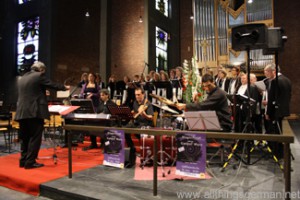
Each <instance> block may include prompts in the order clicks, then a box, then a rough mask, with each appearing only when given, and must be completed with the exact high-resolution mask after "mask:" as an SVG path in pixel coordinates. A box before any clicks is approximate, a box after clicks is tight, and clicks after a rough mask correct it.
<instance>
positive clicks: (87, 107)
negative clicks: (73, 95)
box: [71, 99, 95, 113]
mask: <svg viewBox="0 0 300 200" xmlns="http://www.w3.org/2000/svg"><path fill="white" fill-rule="evenodd" d="M71 105H72V106H79V108H78V109H77V110H75V111H74V112H75V113H95V110H94V105H93V102H92V100H91V99H71Z"/></svg>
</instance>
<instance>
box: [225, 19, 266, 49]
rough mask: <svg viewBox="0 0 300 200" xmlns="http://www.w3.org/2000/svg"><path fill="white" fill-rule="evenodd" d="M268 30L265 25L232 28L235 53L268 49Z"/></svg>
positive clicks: (246, 25)
mask: <svg viewBox="0 0 300 200" xmlns="http://www.w3.org/2000/svg"><path fill="white" fill-rule="evenodd" d="M267 38H268V29H267V26H266V25H265V24H245V25H240V26H236V27H233V28H232V37H231V39H232V49H234V50H235V51H243V50H252V49H264V48H266V47H267V41H268V39H267Z"/></svg>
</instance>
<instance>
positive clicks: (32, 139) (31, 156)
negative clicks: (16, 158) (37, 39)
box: [15, 61, 70, 169]
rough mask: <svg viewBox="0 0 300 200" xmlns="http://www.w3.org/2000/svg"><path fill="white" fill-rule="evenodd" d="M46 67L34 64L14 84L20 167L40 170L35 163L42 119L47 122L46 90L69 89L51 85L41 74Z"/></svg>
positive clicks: (68, 87)
mask: <svg viewBox="0 0 300 200" xmlns="http://www.w3.org/2000/svg"><path fill="white" fill-rule="evenodd" d="M45 71H46V66H45V64H44V63H42V62H39V61H37V62H35V63H34V64H33V65H32V66H31V71H29V72H27V73H25V74H24V75H23V77H22V78H21V79H20V80H19V82H18V94H19V97H18V103H17V111H16V116H15V120H16V121H18V122H19V124H20V139H21V158H20V163H19V164H20V167H25V169H32V168H38V167H43V166H44V164H41V163H37V162H36V158H37V156H38V153H39V150H40V146H41V140H42V133H43V129H44V119H50V113H49V111H48V102H47V97H46V89H54V90H68V89H70V86H64V85H62V84H58V83H53V82H52V81H51V80H50V79H48V78H47V77H46V75H45Z"/></svg>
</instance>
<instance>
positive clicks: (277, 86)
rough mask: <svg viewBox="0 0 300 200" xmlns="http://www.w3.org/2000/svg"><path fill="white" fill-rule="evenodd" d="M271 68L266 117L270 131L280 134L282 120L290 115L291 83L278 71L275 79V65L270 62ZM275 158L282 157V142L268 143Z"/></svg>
mask: <svg viewBox="0 0 300 200" xmlns="http://www.w3.org/2000/svg"><path fill="white" fill-rule="evenodd" d="M270 66H271V68H272V69H273V73H274V78H273V79H272V80H271V82H270V84H271V85H270V86H269V88H270V90H269V92H268V99H267V112H266V119H267V120H269V121H270V133H273V134H282V120H283V118H284V117H286V116H289V115H290V101H291V96H292V84H291V81H290V79H288V78H287V77H286V76H284V75H283V74H282V73H280V72H279V71H280V70H279V66H278V81H276V65H275V64H270ZM270 146H271V147H273V151H274V153H275V155H276V156H277V158H279V159H280V158H282V157H283V145H282V143H277V144H276V143H274V144H271V145H270Z"/></svg>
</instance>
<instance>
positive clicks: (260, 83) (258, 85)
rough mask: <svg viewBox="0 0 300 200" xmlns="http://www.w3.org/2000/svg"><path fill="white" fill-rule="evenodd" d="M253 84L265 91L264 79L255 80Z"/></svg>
mask: <svg viewBox="0 0 300 200" xmlns="http://www.w3.org/2000/svg"><path fill="white" fill-rule="evenodd" d="M254 84H255V85H256V87H257V88H258V89H259V90H260V91H266V84H265V82H264V81H256V82H254Z"/></svg>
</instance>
